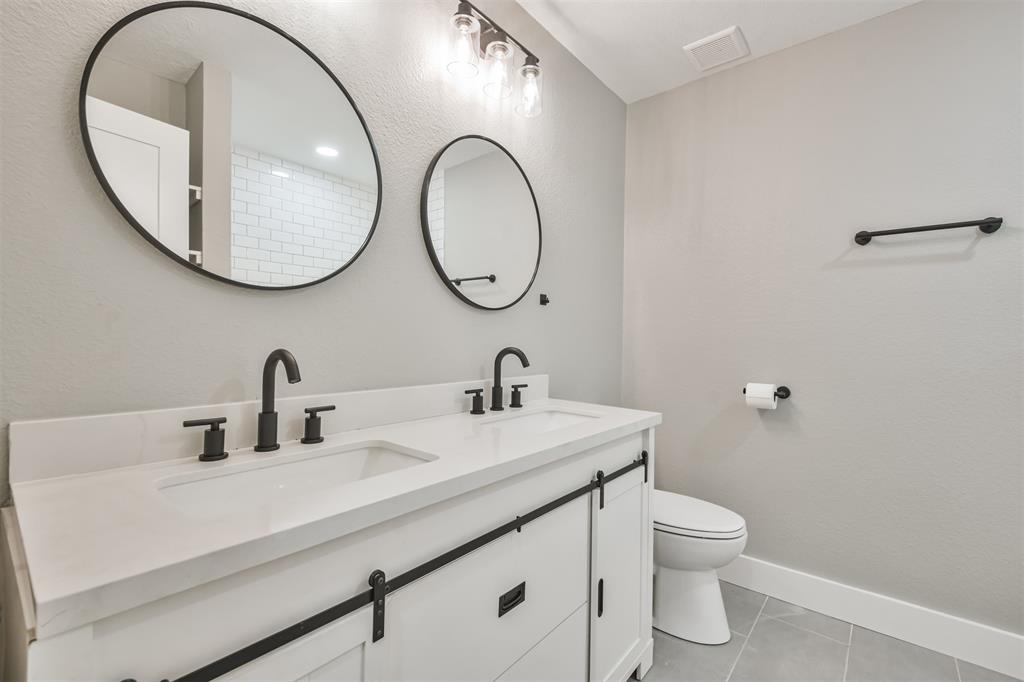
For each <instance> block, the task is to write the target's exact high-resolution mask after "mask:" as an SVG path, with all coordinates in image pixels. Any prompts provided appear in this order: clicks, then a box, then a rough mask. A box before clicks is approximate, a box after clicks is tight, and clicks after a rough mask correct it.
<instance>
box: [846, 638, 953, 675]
mask: <svg viewBox="0 0 1024 682" xmlns="http://www.w3.org/2000/svg"><path fill="white" fill-rule="evenodd" d="M846 679H847V682H957V676H956V664H955V663H954V662H953V659H952V658H951V657H950V656H946V655H945V654H940V653H937V652H935V651H931V650H930V649H925V648H923V647H919V646H916V645H914V644H910V643H909V642H904V641H903V640H900V639H895V638H893V637H887V636H885V635H882V634H879V633H877V632H872V631H871V630H865V629H864V628H861V627H854V628H853V643H852V644H851V646H850V665H849V668H848V669H847V672H846Z"/></svg>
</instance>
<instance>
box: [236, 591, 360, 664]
mask: <svg viewBox="0 0 1024 682" xmlns="http://www.w3.org/2000/svg"><path fill="white" fill-rule="evenodd" d="M372 621H373V619H372V614H371V612H370V608H369V607H366V608H363V609H360V610H358V611H356V612H354V613H352V614H350V615H348V616H345V617H344V618H342V619H340V620H338V621H336V622H334V623H331V624H330V625H325V626H324V627H322V628H320V629H319V630H314V631H313V632H311V633H310V634H308V635H306V636H305V637H303V638H301V639H297V640H295V641H294V642H292V643H290V644H286V645H285V646H283V647H281V648H280V649H276V650H274V651H272V652H271V653H269V654H267V655H266V656H263V657H261V658H258V659H256V660H255V661H252V662H251V663H249V664H247V665H244V666H242V667H241V668H238V669H237V670H233V671H232V672H230V673H228V674H227V675H224V676H222V677H219V678H217V679H218V682H220V681H221V680H224V681H229V680H230V681H231V682H243V681H244V682H266V681H268V680H274V681H275V682H363V681H364V680H374V679H378V676H377V675H376V674H375V671H374V670H373V664H374V661H373V659H372V657H370V656H368V654H369V648H370V647H372V646H373V643H372V642H371V641H370V636H371V633H370V629H371V627H372V626H373V622H372Z"/></svg>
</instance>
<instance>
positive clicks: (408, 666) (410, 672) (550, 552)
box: [371, 496, 589, 682]
mask: <svg viewBox="0 0 1024 682" xmlns="http://www.w3.org/2000/svg"><path fill="white" fill-rule="evenodd" d="M588 517H589V500H588V499H587V497H586V496H584V497H580V498H577V499H576V500H574V501H573V502H569V503H568V504H566V505H564V506H562V507H559V508H558V509H556V510H554V511H552V512H550V513H549V514H546V515H545V516H542V517H541V518H539V519H537V520H536V521H534V522H532V523H530V524H528V525H526V526H524V527H523V529H522V532H521V533H517V532H512V533H509V534H507V535H505V536H502V537H501V538H499V539H497V540H495V541H494V542H491V543H490V544H488V545H485V546H483V547H481V548H480V549H478V550H476V551H475V552H472V553H471V554H468V555H466V556H464V557H462V558H461V559H458V560H457V561H455V562H453V563H451V564H449V565H448V566H445V567H444V568H442V569H440V570H438V571H435V572H434V573H431V574H429V575H427V576H425V577H423V578H421V579H419V580H417V581H415V582H413V583H411V584H410V585H408V586H407V587H404V588H402V589H401V590H398V591H397V592H395V593H394V594H393V595H391V596H389V597H388V598H387V602H386V617H385V634H384V638H383V639H382V640H380V641H378V642H375V643H374V644H373V645H372V647H373V650H372V652H371V655H373V656H378V655H379V656H380V658H381V661H382V677H381V679H382V680H415V681H416V682H427V681H428V680H434V681H437V682H441V681H443V682H455V681H463V680H472V681H474V682H479V681H488V680H494V679H496V678H498V677H499V676H500V675H502V674H503V673H505V672H506V671H507V670H509V668H510V667H512V666H513V664H514V663H515V662H516V661H517V660H519V659H520V658H522V657H523V655H524V654H526V652H528V651H530V650H531V649H532V648H533V647H534V646H536V645H537V643H538V642H539V641H540V640H541V639H542V638H543V637H544V636H545V635H547V634H548V633H550V632H552V631H554V630H555V629H556V628H557V627H558V625H559V624H560V623H562V622H563V621H565V619H566V618H567V617H569V616H570V615H571V614H573V613H574V612H576V611H577V609H579V608H580V607H581V606H583V605H584V604H585V603H586V600H587V563H588V562H587V559H588V542H587V525H588V520H589V518H588ZM580 647H581V648H580V650H579V652H576V653H578V655H580V656H581V657H585V655H586V654H585V647H586V642H585V640H584V641H582V642H581V643H580ZM566 655H573V652H566Z"/></svg>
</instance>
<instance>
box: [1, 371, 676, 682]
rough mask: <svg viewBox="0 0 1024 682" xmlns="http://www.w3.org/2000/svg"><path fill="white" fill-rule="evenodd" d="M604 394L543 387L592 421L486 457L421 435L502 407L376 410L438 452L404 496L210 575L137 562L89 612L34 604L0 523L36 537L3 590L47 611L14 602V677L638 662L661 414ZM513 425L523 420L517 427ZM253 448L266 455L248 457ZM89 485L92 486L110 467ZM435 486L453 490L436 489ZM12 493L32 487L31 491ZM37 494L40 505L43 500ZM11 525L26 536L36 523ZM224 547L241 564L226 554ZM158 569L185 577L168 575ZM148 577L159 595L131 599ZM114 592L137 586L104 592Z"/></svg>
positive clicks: (431, 673)
mask: <svg viewBox="0 0 1024 682" xmlns="http://www.w3.org/2000/svg"><path fill="white" fill-rule="evenodd" d="M460 388H461V387H460ZM598 407H599V406H593V407H590V408H585V407H584V406H582V405H580V406H579V407H577V406H576V404H569V403H565V402H557V403H556V402H555V401H551V404H550V406H547V407H546V408H542V409H546V411H547V413H552V412H553V411H554V410H555V409H556V408H557V409H559V410H562V411H563V414H574V413H570V412H567V410H570V409H575V410H579V411H580V413H581V414H582V413H583V411H584V410H585V409H590V411H591V414H592V415H593V416H590V417H589V418H590V419H592V421H590V422H584V425H585V429H586V430H584V429H583V428H581V429H580V430H579V431H578V433H579V434H580V435H578V436H572V437H567V436H563V437H561V438H560V439H556V438H554V437H552V438H551V439H550V441H543V440H537V441H536V442H539V443H541V445H538V446H534V445H533V443H534V441H515V440H512V439H511V438H510V437H507V436H506V438H508V440H507V443H508V444H507V445H505V444H503V443H502V442H501V441H499V440H498V439H497V438H492V439H490V442H492V443H493V447H494V450H493V451H492V452H493V453H497V454H486V455H484V454H481V447H482V445H481V443H483V442H484V441H482V440H479V439H477V440H474V441H472V442H471V445H470V446H467V447H465V450H464V452H465V454H459V453H458V452H457V451H456V453H455V454H453V453H451V452H449V453H448V454H446V451H445V449H444V448H443V447H442V445H443V443H441V442H440V441H438V442H432V441H430V440H429V436H431V435H432V434H435V433H436V434H442V435H443V437H445V438H450V436H448V435H445V434H448V433H449V432H450V431H451V428H452V427H451V426H450V424H454V425H455V426H456V427H458V426H459V425H460V424H465V430H466V432H467V433H469V434H470V435H471V436H472V435H474V434H478V433H491V432H489V431H482V432H481V431H479V429H480V428H488V426H487V425H488V424H489V423H498V422H494V421H493V420H494V418H493V417H492V418H491V419H492V421H491V422H485V421H473V420H471V419H470V418H469V415H461V414H460V415H456V416H455V417H452V418H447V421H445V422H444V423H440V422H437V423H431V422H430V420H427V421H425V422H417V423H416V424H415V425H413V426H410V427H409V429H408V430H406V431H403V430H402V429H400V428H399V427H398V426H392V425H389V426H387V427H386V428H387V431H386V432H384V431H383V427H382V429H381V431H380V433H378V432H374V431H370V430H367V431H364V432H362V433H361V434H359V436H358V437H359V438H361V439H364V440H366V439H374V438H378V437H379V438H380V439H381V440H382V441H391V440H394V441H395V442H400V443H409V444H410V445H409V447H414V448H417V449H422V450H423V451H426V452H430V451H433V452H435V453H437V457H438V459H437V460H436V461H432V462H430V463H426V464H422V465H420V466H419V467H418V468H409V469H405V470H402V471H398V472H396V473H394V474H384V475H381V476H380V477H379V478H378V480H379V481H380V482H381V483H380V485H381V487H382V488H384V487H385V486H389V487H390V488H391V489H394V487H395V486H397V485H399V484H400V483H401V482H402V481H408V482H409V483H408V484H407V485H409V486H411V487H409V488H408V491H407V492H403V493H401V495H404V496H405V497H398V496H396V495H395V494H394V493H392V495H391V496H390V497H386V496H382V497H380V498H378V499H379V501H378V502H376V503H372V504H367V503H360V505H355V504H353V506H352V509H353V512H352V516H351V517H348V518H353V519H355V523H357V524H359V525H355V526H354V527H350V529H348V530H332V531H330V533H329V534H328V533H325V534H324V535H321V536H320V538H321V539H319V540H318V541H317V542H316V543H314V544H309V545H307V546H306V547H305V548H301V549H298V550H297V551H290V552H288V553H281V554H279V555H278V556H276V557H275V556H271V557H269V558H268V559H264V560H260V561H257V560H255V559H249V557H251V556H255V554H249V553H248V552H255V550H250V549H248V548H240V549H234V548H227V549H226V550H225V551H224V552H223V553H221V555H220V556H219V557H218V558H217V560H216V561H212V560H211V561H210V562H205V563H204V564H202V566H203V569H202V570H204V571H206V574H205V576H204V579H202V580H196V578H197V576H198V571H199V569H194V570H193V571H191V572H190V571H187V570H186V569H184V568H181V569H179V567H178V565H177V564H169V565H167V567H166V568H163V569H161V571H162V572H161V573H160V574H159V575H156V574H151V575H139V576H138V577H137V578H135V579H133V583H132V586H133V589H134V590H135V591H134V592H132V591H127V590H126V591H116V590H110V588H105V591H103V592H98V593H97V599H96V600H95V601H86V600H80V601H78V602H76V603H78V604H80V605H81V606H80V607H79V608H81V609H93V610H94V612H95V610H98V609H108V611H107V613H105V614H101V615H98V616H93V617H91V618H85V617H81V616H79V615H78V614H77V613H72V612H66V611H51V612H46V611H40V610H39V609H40V603H41V602H40V600H39V596H38V594H36V595H31V594H30V595H25V594H21V593H23V592H25V591H26V590H28V589H29V588H27V587H26V586H27V585H28V584H29V580H28V579H26V578H31V575H29V574H31V568H32V562H31V556H32V551H31V549H32V542H31V540H30V539H29V538H27V537H26V538H25V540H26V541H25V542H22V540H21V539H20V538H17V537H15V535H16V534H15V533H7V541H8V544H12V543H13V544H14V545H21V544H23V545H24V546H25V547H27V548H28V549H29V551H28V552H27V553H26V554H27V556H28V558H29V561H28V566H27V568H28V570H25V569H24V568H23V569H22V571H23V572H24V574H23V575H20V576H13V577H20V578H21V579H20V580H12V575H10V574H9V575H7V576H5V593H6V594H8V595H10V594H12V591H13V593H14V594H15V595H17V596H19V597H20V598H19V599H18V601H19V603H21V604H27V605H29V607H28V609H27V610H30V611H32V613H31V614H30V615H31V616H37V615H40V614H42V615H43V616H44V617H40V618H35V619H34V620H33V618H26V619H25V620H26V622H30V621H31V622H34V623H35V625H34V626H33V629H32V631H30V632H27V633H26V634H27V636H28V637H27V638H28V640H29V643H28V644H27V646H26V644H25V638H21V639H20V640H18V639H17V638H12V637H11V636H10V632H8V637H7V640H6V641H7V645H8V650H7V655H8V657H9V658H12V657H13V659H17V663H18V665H15V666H13V667H12V666H11V665H8V666H7V667H6V668H5V671H7V672H9V671H11V670H15V671H17V670H20V671H22V672H18V673H17V674H12V675H9V676H8V677H6V678H5V679H10V680H11V681H12V682H14V680H17V679H26V680H111V681H113V682H117V681H119V680H126V679H135V680H139V682H149V681H151V680H169V681H171V682H183V681H185V680H188V681H189V682H192V681H195V680H203V679H214V678H216V679H223V680H250V681H253V682H255V681H258V680H259V681H264V680H275V681H277V680H280V681H289V680H291V681H295V682H298V681H303V682H314V681H321V680H322V681H326V680H334V681H338V680H348V681H357V680H366V681H372V682H399V681H402V680H414V681H416V682H429V681H445V682H449V681H455V680H471V681H474V682H475V681H489V680H501V681H502V682H538V681H539V680H544V681H546V682H554V681H560V680H565V681H569V680H572V681H574V682H588V681H590V680H592V681H595V682H596V681H600V682H622V681H623V680H626V679H627V678H629V677H630V676H631V675H634V674H635V673H639V674H641V675H642V674H643V673H645V672H646V671H647V670H648V669H649V668H650V666H651V663H652V659H653V640H652V630H651V606H652V600H651V596H652V595H651V589H652V584H653V563H652V559H653V534H652V522H651V493H652V488H653V479H654V476H653V474H654V472H653V465H654V451H653V429H652V425H654V424H657V415H651V413H639V412H633V411H630V410H622V409H621V408H601V409H603V410H605V411H606V412H605V413H601V412H598ZM538 411H540V410H538ZM529 414H530V413H529V412H525V411H524V412H520V413H517V414H516V417H517V418H520V417H522V416H524V415H525V416H528V415H529ZM605 414H610V415H611V416H610V417H605V416H604V415H605ZM542 417H544V419H536V420H534V421H535V422H537V423H544V424H546V423H549V422H550V420H547V419H546V417H547V414H543V413H542ZM176 418H177V417H176ZM441 419H445V418H441ZM461 420H464V421H461ZM602 420H607V421H602ZM179 423H180V421H179ZM510 423H511V422H510ZM522 423H523V422H519V424H522ZM519 424H516V426H515V428H522V427H521V426H519ZM478 425H482V427H481V426H478ZM420 433H425V434H426V435H424V436H423V437H422V438H423V440H421V441H415V442H414V440H415V439H414V436H417V435H418V434H420ZM495 433H497V432H495ZM505 433H506V434H510V433H513V431H511V430H509V431H506V432H505ZM438 437H441V436H438ZM520 442H523V443H526V442H528V443H529V447H526V446H521V445H519V444H518V443H520ZM548 442H550V443H551V444H550V445H549V444H546V443H548ZM500 448H510V449H509V450H503V449H500ZM516 448H519V450H516ZM531 448H532V449H531ZM297 452H298V453H299V454H300V455H301V453H302V450H301V449H298V450H297ZM307 452H308V451H307ZM343 452H344V451H343ZM507 452H511V453H512V454H511V455H506V453H507ZM644 452H647V453H648V457H647V459H646V460H644V458H643V456H642V455H643V453H644ZM538 453H539V454H538ZM285 456H286V457H287V456H288V455H287V454H286V455H285ZM485 456H486V457H487V458H488V460H487V461H488V462H490V461H498V462H501V461H502V458H503V457H509V456H510V457H512V458H522V459H528V458H532V460H531V461H526V462H524V463H523V464H522V465H519V464H517V466H518V467H519V468H518V471H513V472H512V473H510V474H505V475H501V476H496V477H493V478H491V479H490V480H489V481H488V480H487V479H481V478H480V477H479V475H478V474H476V473H475V472H478V471H484V472H486V471H488V470H487V469H485V468H481V464H479V463H478V460H477V459H474V458H482V457H485ZM446 457H447V458H448V459H447V462H448V463H446V459H445V458H446ZM457 457H461V459H456V458H457ZM240 461H241V463H242V464H243V465H245V464H247V462H248V460H244V459H242V460H240ZM252 461H254V462H257V463H258V462H261V461H266V460H260V459H258V458H257V456H253V460H252ZM504 461H509V460H508V459H505V460H504ZM511 461H516V460H514V459H513V460H511ZM181 466H184V465H163V464H161V465H159V466H156V467H153V468H152V470H153V471H154V472H155V473H152V474H150V473H147V472H149V471H150V469H139V472H138V473H136V472H135V471H134V470H130V469H125V468H120V469H116V470H114V471H113V472H112V473H111V474H109V475H110V476H111V477H116V478H114V480H113V483H116V484H117V485H118V486H119V487H120V489H121V490H123V491H127V492H125V494H126V495H131V494H132V493H131V491H132V490H133V488H131V486H133V485H136V484H135V483H132V482H131V481H133V480H135V478H137V479H139V480H141V481H143V482H145V481H151V480H154V479H153V477H154V476H155V477H158V478H157V479H155V480H162V479H161V478H159V477H166V476H167V475H168V474H169V473H173V472H174V471H178V470H179V469H180V467H181ZM446 466H447V467H450V469H445V468H444V467H446ZM484 466H494V465H493V464H486V463H485V464H484ZM431 467H435V468H434V469H431ZM460 467H464V468H460ZM195 470H198V471H204V470H205V471H213V469H209V468H208V469H201V468H199V467H196V469H195ZM217 471H223V469H219V470H217ZM449 471H451V472H452V473H448V472H449ZM432 472H434V473H432ZM459 472H467V473H463V474H459ZM601 472H603V475H599V474H600V473H601ZM457 474H459V475H461V478H459V477H458V476H457ZM103 475H104V476H106V475H107V474H103ZM221 475H223V474H221ZM388 476H391V477H392V478H391V479H390V480H391V481H393V482H392V483H388V479H387V477H388ZM430 476H434V477H435V478H434V480H435V481H437V483H434V484H433V485H434V488H433V489H432V488H431V487H430V484H429V483H427V482H425V481H428V480H430V479H429V477H430ZM474 476H476V477H477V478H475V479H474V478H473V477H474ZM132 477H135V478H132ZM54 480H55V481H56V480H57V479H54ZM371 480H373V479H371ZM481 480H483V482H482V483H481ZM85 483H86V482H85V481H84V479H83V481H82V482H81V484H82V485H83V486H84V485H85ZM88 483H89V489H90V490H95V488H96V486H98V485H101V484H102V482H98V481H89V482H88ZM40 485H51V484H50V483H47V482H46V481H42V482H37V483H33V484H31V485H29V486H26V487H24V488H16V489H15V502H16V505H17V503H18V493H19V491H26V492H32V491H34V490H35V489H36V488H37V487H38V486H40ZM52 485H60V486H64V488H62V490H65V489H66V487H67V486H74V485H79V482H78V481H77V480H73V477H72V478H67V477H66V478H63V479H59V481H58V482H55V483H53V484H52ZM149 485H152V483H150V484H149ZM417 486H418V487H417ZM437 486H445V487H444V488H443V490H441V491H440V493H439V492H438V491H437ZM140 490H141V488H140ZM353 490H354V488H353ZM146 494H151V493H146ZM410 495H411V496H414V497H415V496H419V499H413V501H412V502H408V505H409V506H407V507H404V508H403V507H400V506H397V505H399V504H407V502H406V501H407V500H409V497H408V496H410ZM432 495H433V496H434V497H433V498H431V496H432ZM21 499H22V500H29V501H31V500H32V499H33V498H32V497H31V496H30V495H26V494H23V495H22V498H21ZM97 499H100V498H97ZM154 499H156V498H154ZM374 504H376V506H374ZM28 509H29V513H30V515H31V512H32V511H34V510H33V509H32V508H28ZM288 511H289V512H290V511H291V510H288ZM154 513H157V512H151V513H150V516H152V515H153V514H154ZM167 513H168V514H171V513H174V512H172V511H168V512H167ZM361 516H366V517H369V518H371V519H372V520H371V521H370V522H364V521H363V519H362V518H361ZM166 518H168V519H172V520H173V518H174V517H170V516H168V517H166ZM272 518H273V517H269V516H268V517H265V519H263V518H257V519H255V520H252V519H250V520H248V522H250V523H253V522H254V523H257V524H261V523H265V522H267V521H270V520H271V519H272ZM282 518H283V517H282ZM337 518H338V517H331V518H330V519H328V520H325V521H323V522H319V521H314V522H310V523H307V524H305V525H298V526H295V527H296V528H297V529H298V531H297V532H301V533H313V532H319V530H318V529H317V528H316V526H317V524H318V523H328V522H329V523H338V522H337V520H336V519H337ZM342 518H345V517H342ZM229 522H230V521H229V519H227V518H225V520H224V521H221V522H220V523H221V524H222V525H221V526H220V527H218V526H217V525H216V524H210V525H209V526H195V527H194V532H196V533H204V532H225V531H224V526H223V524H227V523H229ZM14 523H15V525H16V526H18V527H20V528H21V530H22V531H23V532H22V536H25V535H26V534H27V533H33V532H36V531H35V530H34V529H35V528H38V527H39V526H38V525H37V524H32V523H25V522H24V520H21V521H20V522H19V521H15V522H14ZM166 523H171V521H167V522H166ZM338 527H339V528H341V526H338ZM517 529H518V530H517ZM122 532H125V531H122ZM283 532H284V533H285V534H284V535H282V534H281V533H278V534H275V535H271V536H269V537H270V538H271V540H272V541H273V542H274V543H280V542H282V541H284V540H285V539H287V538H288V537H289V536H288V535H287V533H288V529H287V528H286V529H284V531H283ZM270 549H274V547H271V548H270ZM8 554H9V555H10V556H15V554H14V553H12V552H10V550H9V552H8ZM146 560H148V557H146V556H144V555H143V556H141V557H140V559H139V561H146ZM225 562H231V566H236V567H237V568H233V569H231V570H223V568H224V566H225ZM9 565H10V564H9ZM15 565H17V562H15ZM215 570H221V571H222V572H221V573H220V574H219V575H218V574H216V573H213V571H215ZM375 571H383V573H384V575H385V578H386V583H385V584H386V585H387V586H388V590H387V591H386V592H385V593H384V595H383V601H384V612H383V634H382V636H379V637H374V634H375V631H376V630H379V628H380V624H379V622H377V623H375V613H376V612H377V605H376V603H375V602H374V599H375V598H376V597H375V595H374V594H373V590H371V589H370V585H369V582H368V581H369V578H370V576H371V574H373V573H374V572H375ZM14 573H16V571H15V572H14ZM45 577H46V576H45V575H44V578H45ZM168 581H178V583H177V584H182V583H185V581H190V582H191V584H186V586H185V587H184V588H179V587H175V588H174V589H172V588H170V587H166V586H167V584H168ZM44 584H45V580H44ZM31 589H32V590H34V589H35V585H33V587H32V588H31ZM158 589H160V590H163V594H162V595H161V594H157V590H158ZM143 590H145V591H148V592H149V593H150V594H152V595H153V596H149V597H148V598H147V599H145V600H143V599H140V598H139V597H138V594H139V592H140V591H143ZM111 595H112V596H111ZM26 596H27V598H26ZM33 597H35V600H34V601H33ZM114 597H116V598H117V599H118V600H126V599H134V600H135V603H134V604H129V605H126V606H122V607H115V606H113V605H114ZM42 603H44V604H45V603H46V602H45V600H44V601H43V602H42ZM49 613H54V614H55V616H54V617H50V616H48V614H49ZM70 617H74V618H78V619H79V621H78V623H69V624H68V626H65V627H60V628H58V627H56V625H55V624H56V623H60V622H61V621H60V620H59V619H61V618H70ZM8 630H10V628H8Z"/></svg>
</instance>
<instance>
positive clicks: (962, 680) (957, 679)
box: [843, 656, 964, 682]
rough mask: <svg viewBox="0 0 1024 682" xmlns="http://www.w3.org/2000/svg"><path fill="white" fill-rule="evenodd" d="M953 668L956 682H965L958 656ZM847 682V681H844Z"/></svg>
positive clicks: (954, 660)
mask: <svg viewBox="0 0 1024 682" xmlns="http://www.w3.org/2000/svg"><path fill="white" fill-rule="evenodd" d="M953 666H954V667H955V668H956V682H964V678H962V677H960V659H958V658H957V657H956V656H954V657H953ZM843 682H846V680H843Z"/></svg>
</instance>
